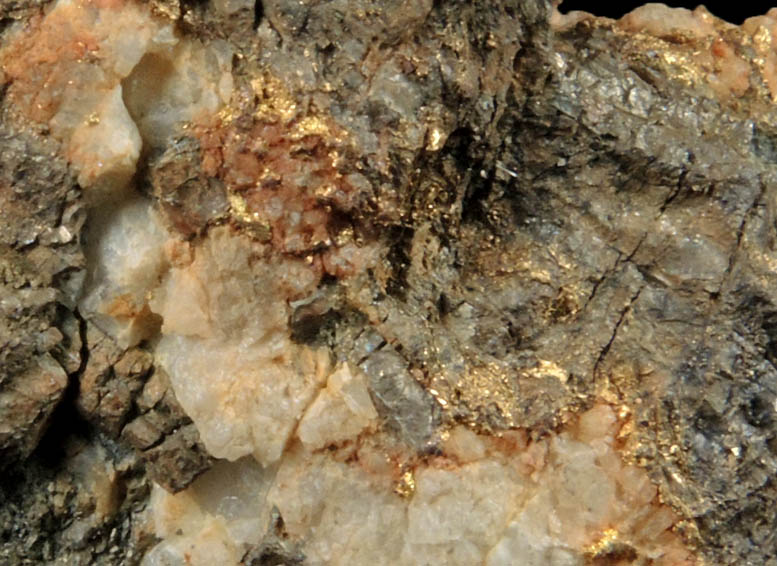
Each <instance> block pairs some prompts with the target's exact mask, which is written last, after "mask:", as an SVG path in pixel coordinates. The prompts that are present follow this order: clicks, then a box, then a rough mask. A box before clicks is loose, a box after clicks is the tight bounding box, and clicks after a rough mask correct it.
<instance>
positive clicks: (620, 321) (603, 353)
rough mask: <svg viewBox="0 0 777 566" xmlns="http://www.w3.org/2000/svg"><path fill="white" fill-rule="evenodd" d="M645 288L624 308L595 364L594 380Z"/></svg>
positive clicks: (640, 289)
mask: <svg viewBox="0 0 777 566" xmlns="http://www.w3.org/2000/svg"><path fill="white" fill-rule="evenodd" d="M643 288H644V287H640V288H639V289H637V292H636V293H634V295H633V296H632V297H631V300H630V301H629V304H628V305H626V306H625V307H624V309H623V310H622V311H621V313H620V316H619V317H618V321H617V322H616V323H615V326H614V327H613V329H612V334H611V335H610V339H609V341H608V342H607V344H605V345H604V347H603V348H602V350H601V352H599V357H598V358H597V359H596V363H594V369H593V376H594V379H595V378H596V375H597V373H598V372H599V366H600V365H601V363H602V362H603V361H604V358H606V357H607V354H608V353H609V351H610V348H612V344H613V342H615V338H616V337H617V336H618V330H619V329H620V327H621V325H622V324H623V321H624V320H625V319H626V315H627V314H628V313H629V311H631V309H632V307H633V306H634V303H635V302H637V299H639V295H640V293H642V289H643Z"/></svg>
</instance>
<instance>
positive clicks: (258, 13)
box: [254, 0, 264, 29]
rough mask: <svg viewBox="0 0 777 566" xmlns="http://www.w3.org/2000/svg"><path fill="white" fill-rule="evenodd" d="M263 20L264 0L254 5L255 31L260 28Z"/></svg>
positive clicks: (259, 0)
mask: <svg viewBox="0 0 777 566" xmlns="http://www.w3.org/2000/svg"><path fill="white" fill-rule="evenodd" d="M262 19H264V4H262V0H256V2H255V3H254V29H257V28H258V27H259V24H261V23H262Z"/></svg>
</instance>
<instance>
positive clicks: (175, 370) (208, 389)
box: [152, 228, 329, 465]
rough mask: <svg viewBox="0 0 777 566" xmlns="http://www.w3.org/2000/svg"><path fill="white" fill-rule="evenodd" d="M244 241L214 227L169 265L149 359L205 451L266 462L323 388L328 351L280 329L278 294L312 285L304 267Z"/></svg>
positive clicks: (283, 318)
mask: <svg viewBox="0 0 777 566" xmlns="http://www.w3.org/2000/svg"><path fill="white" fill-rule="evenodd" d="M251 246H252V245H251V240H250V239H248V238H246V237H243V236H239V235H236V234H232V233H231V231H230V229H229V228H216V229H214V230H212V231H211V235H210V237H209V238H207V239H206V240H205V242H204V244H203V245H202V246H201V247H199V248H197V249H196V250H195V252H194V257H193V259H192V261H191V263H190V264H188V265H182V266H178V267H173V268H172V269H171V271H170V273H169V275H168V276H167V278H166V279H165V281H164V282H163V283H162V285H161V286H160V288H159V290H158V292H157V293H156V295H155V297H154V299H153V300H152V309H153V310H154V312H157V313H159V314H160V315H161V316H162V318H163V320H164V322H163V325H162V334H163V336H162V338H161V340H160V341H159V343H158V345H157V347H156V359H157V361H158V363H159V364H160V365H161V366H162V367H163V368H164V369H165V370H167V372H168V374H169V375H170V380H171V382H172V384H173V388H174V389H175V392H176V395H177V397H178V400H179V401H180V403H181V405H182V406H183V408H184V409H185V410H186V412H187V414H188V415H189V416H190V417H191V418H192V420H193V421H194V423H195V424H196V425H197V428H198V430H199V431H200V435H201V437H202V440H203V442H204V443H205V446H206V448H207V449H208V451H209V452H210V453H211V454H213V455H214V456H216V457H218V458H227V459H230V460H235V459H237V458H240V457H242V456H245V455H248V454H253V455H254V456H255V457H256V459H257V460H258V461H259V462H261V463H262V464H265V465H266V464H270V463H272V462H274V461H276V460H278V459H279V458H280V456H281V453H282V451H283V448H284V446H285V445H286V442H287V441H288V439H289V438H290V436H291V435H292V433H293V432H294V430H295V428H296V426H297V422H298V420H299V419H300V417H301V416H302V413H303V412H304V411H305V409H306V407H307V406H308V404H309V403H310V402H311V401H312V399H313V398H314V396H315V395H316V393H317V392H318V390H319V388H320V387H322V386H323V383H324V380H325V379H326V375H327V372H328V364H329V358H328V355H327V354H325V353H323V352H316V351H314V350H311V349H310V348H307V347H304V346H298V345H296V344H294V343H293V342H292V341H291V339H290V335H289V332H288V328H287V325H288V317H289V314H290V312H289V307H288V305H287V303H286V301H284V300H283V297H287V296H289V293H290V292H295V290H296V291H298V290H299V289H304V288H305V287H306V286H307V287H310V286H311V285H314V284H315V279H313V278H312V276H311V275H310V273H309V270H308V269H307V267H306V266H305V265H304V263H303V262H301V261H299V260H294V259H289V260H285V261H284V264H283V265H273V264H267V263H261V262H258V261H255V259H254V258H253V257H252V254H251ZM279 272H285V273H287V275H288V277H289V279H285V278H283V277H278V273H279ZM290 282H293V284H291V285H290ZM311 290H312V289H311ZM279 299H280V300H279Z"/></svg>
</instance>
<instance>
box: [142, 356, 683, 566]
mask: <svg viewBox="0 0 777 566" xmlns="http://www.w3.org/2000/svg"><path fill="white" fill-rule="evenodd" d="M342 371H344V370H343V367H341V368H339V369H337V370H336V371H335V373H337V372H342ZM331 381H333V380H332V377H331V376H330V379H329V382H330V383H331ZM329 389H330V384H329V383H328V385H327V389H326V390H325V391H327V390H329ZM341 391H342V389H341ZM321 395H323V392H322V394H321ZM321 395H320V396H319V398H318V399H320V398H321ZM318 399H317V401H318ZM314 405H315V404H314ZM314 405H312V406H311V409H312V408H313V406H314ZM309 410H310V409H309ZM305 418H306V419H307V418H308V415H307V414H306V417H305ZM303 422H304V420H303ZM320 422H321V424H322V430H321V431H319V434H320V435H322V436H326V434H327V432H332V433H334V434H335V437H337V435H339V434H340V433H341V430H340V429H337V428H335V429H333V428H331V425H330V423H328V422H326V421H320ZM618 428H619V427H618V424H617V421H616V418H615V415H614V413H613V412H612V410H611V409H610V408H609V407H606V406H599V407H595V408H594V409H592V410H591V411H589V412H588V413H585V414H584V415H582V416H581V418H580V419H579V420H578V422H576V423H574V424H573V425H572V426H571V427H568V430H566V431H564V432H562V433H561V434H559V435H556V436H554V437H552V438H549V439H547V440H541V441H537V442H528V441H527V440H526V437H525V435H522V434H520V432H516V433H510V434H507V435H505V436H504V437H503V438H501V439H499V438H494V437H489V436H479V435H476V434H474V433H472V432H471V431H466V429H462V428H458V429H454V430H453V431H451V439H449V441H448V442H446V445H445V449H444V452H443V454H442V455H441V456H439V457H437V458H431V459H429V460H426V461H423V462H419V463H417V464H416V465H415V466H414V468H415V470H414V480H413V481H414V490H413V491H412V493H411V494H409V495H408V494H407V492H405V494H404V496H403V495H402V494H400V493H397V492H396V491H395V490H394V487H395V482H396V480H397V478H398V476H397V473H398V470H397V469H396V468H394V467H392V465H391V464H390V462H391V461H392V456H391V455H392V454H394V456H396V452H395V451H396V447H395V446H389V445H385V444H382V442H383V441H381V440H380V439H381V438H384V437H381V436H380V435H377V436H375V437H374V442H368V443H365V444H361V445H357V446H356V447H355V452H346V453H350V454H351V456H350V457H348V458H344V457H342V456H341V455H339V454H340V453H339V452H337V451H335V452H332V451H320V450H318V451H316V452H311V451H310V450H309V448H308V447H307V446H306V445H305V443H304V442H303V443H297V444H294V445H292V446H291V447H290V448H288V449H287V450H286V452H285V453H284V455H283V457H282V460H281V463H280V466H279V467H278V468H277V471H276V470H275V469H274V468H273V469H267V470H264V471H262V470H261V469H260V468H259V467H258V466H256V464H252V463H250V462H248V461H240V462H238V463H235V464H228V463H221V464H220V468H219V471H216V470H213V471H211V472H208V474H206V476H204V478H202V479H200V480H197V481H196V482H195V483H194V484H193V485H192V486H191V487H190V488H188V489H187V490H186V491H184V492H183V493H180V494H177V495H170V494H166V493H164V492H163V491H162V490H161V489H157V490H156V491H155V499H154V503H153V505H152V511H151V513H152V515H153V516H154V517H155V518H156V525H157V527H156V528H157V535H158V536H160V537H161V538H162V539H163V542H161V543H160V545H159V546H158V547H157V549H155V550H154V551H153V552H152V553H151V554H149V555H148V556H147V557H146V560H145V562H144V566H161V564H166V565H168V566H183V565H184V564H186V562H185V561H184V560H183V559H182V558H179V559H177V561H176V560H171V561H169V562H161V561H159V559H158V556H160V555H161V553H163V552H164V553H167V554H166V555H170V554H171V553H173V552H177V553H178V554H177V556H181V553H180V550H176V549H180V548H182V547H183V546H186V545H188V546H186V548H187V549H188V550H187V552H189V555H190V558H191V560H192V563H196V564H200V563H204V560H205V559H210V557H212V556H214V555H215V554H214V553H216V552H221V551H222V549H224V548H230V549H233V548H240V547H241V545H243V548H247V546H245V544H246V543H249V544H250V541H248V540H247V539H246V538H237V537H235V536H233V535H229V536H227V537H226V538H225V539H223V540H220V539H219V540H217V537H211V535H210V532H211V530H208V531H207V532H204V531H203V529H211V526H210V525H212V524H214V522H216V523H218V524H219V525H222V526H223V529H222V531H220V532H228V531H229V530H230V529H233V530H234V527H232V526H231V525H233V524H234V522H235V521H236V520H237V519H236V517H242V518H243V520H245V518H246V517H247V516H249V515H250V516H252V517H253V518H254V520H255V521H256V522H255V523H253V524H255V525H260V524H261V525H266V524H267V521H268V520H269V513H270V510H271V509H273V508H275V509H277V510H278V511H279V512H280V514H281V516H282V517H283V520H284V523H285V529H286V532H287V533H288V535H289V537H290V540H292V541H296V542H297V543H299V545H300V548H301V550H302V552H303V553H304V554H305V556H306V564H310V565H315V566H324V565H343V566H346V565H353V564H370V565H373V566H381V565H386V566H389V565H408V566H410V565H413V566H414V565H418V566H421V565H427V564H446V565H457V564H460V565H462V566H464V565H471V564H487V565H489V566H502V565H505V566H507V565H515V564H521V565H524V566H583V565H584V564H587V563H590V562H589V560H590V557H591V556H595V555H596V553H597V552H600V550H601V549H602V548H606V545H607V544H609V542H612V541H618V542H620V543H623V544H626V545H629V546H631V547H632V548H634V549H635V551H636V552H637V553H638V554H639V555H640V556H644V557H646V558H647V559H650V560H652V561H653V562H652V563H653V564H656V565H661V566H681V565H684V564H686V565H690V564H691V563H692V562H691V561H690V558H689V555H688V554H687V552H686V551H685V550H684V549H683V547H682V544H681V543H680V542H679V539H678V538H677V537H676V535H674V534H672V533H671V532H670V531H668V530H667V529H668V528H670V527H671V526H672V524H673V523H674V521H675V520H676V519H675V518H674V516H673V514H672V513H671V511H670V510H668V509H667V508H666V507H663V506H661V505H660V504H659V502H658V501H657V497H656V490H655V488H654V487H653V486H652V484H651V483H650V481H649V479H648V477H647V474H646V472H644V471H643V470H641V469H638V468H635V467H632V466H627V465H624V464H623V462H622V461H621V458H620V456H619V455H618V453H617V452H616V450H615V448H614V441H615V435H616V434H617V432H618ZM465 431H466V432H465ZM335 437H333V438H332V439H330V440H329V441H323V442H324V444H325V445H326V444H329V443H331V442H333V439H334V438H335ZM454 437H455V438H454ZM384 440H385V438H384ZM320 442H321V441H318V442H317V443H316V444H314V445H312V446H311V447H313V448H315V447H316V446H318V445H319V443H320ZM462 457H463V458H465V459H467V460H470V461H468V462H467V463H461V462H460V459H461V458H462ZM381 461H383V462H384V464H383V465H381V464H380V462H381ZM251 466H256V467H255V469H254V471H253V472H252V473H250V474H247V473H246V469H250V468H251ZM230 474H231V475H230ZM237 476H239V477H242V478H250V479H249V480H248V481H243V482H242V483H240V482H237V481H234V480H230V479H229V478H233V477H237ZM216 477H223V478H226V479H222V480H221V481H220V482H218V481H215V480H214V479H213V478H216ZM209 482H210V484H209ZM252 482H253V483H252ZM211 484H212V485H211ZM232 486H234V487H232ZM230 490H232V491H231V492H230ZM230 497H239V499H240V506H239V509H240V512H239V513H237V514H235V513H232V514H230V513H229V512H226V511H219V506H218V505H216V504H213V503H211V505H210V507H209V510H208V511H207V513H205V514H203V506H202V504H197V505H194V506H193V504H192V503H191V502H196V501H202V500H204V499H205V498H209V500H210V501H213V502H216V501H223V500H226V499H229V498H230ZM178 502H180V503H178ZM227 508H228V506H227ZM171 509H174V512H173V511H171ZM195 532H196V533H200V534H198V535H197V536H196V537H194V539H196V542H197V544H198V545H200V546H194V545H193V544H194V542H193V541H194V539H193V538H192V536H193V535H192V533H195ZM262 532H263V531H262ZM205 534H207V535H208V536H204V535H205ZM201 535H202V536H201ZM608 541H609V542H608ZM237 554H239V553H237ZM224 556H225V558H223V560H225V561H223V562H220V564H224V565H229V566H237V564H238V562H237V561H234V560H231V559H228V558H226V553H225V554H224ZM201 557H205V558H202V560H203V562H198V560H201ZM230 560H231V561H230Z"/></svg>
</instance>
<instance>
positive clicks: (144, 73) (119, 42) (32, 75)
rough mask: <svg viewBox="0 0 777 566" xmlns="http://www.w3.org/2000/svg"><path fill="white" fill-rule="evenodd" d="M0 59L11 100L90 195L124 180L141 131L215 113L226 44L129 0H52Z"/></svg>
mask: <svg viewBox="0 0 777 566" xmlns="http://www.w3.org/2000/svg"><path fill="white" fill-rule="evenodd" d="M22 54H23V55H24V56H23V57H21V55H22ZM0 63H2V70H3V72H4V75H5V79H6V80H8V81H9V82H10V83H11V86H10V88H9V96H10V98H11V100H12V101H13V102H15V106H16V108H17V109H19V110H21V111H22V112H24V113H25V114H27V115H28V116H29V117H30V118H32V119H34V120H37V121H40V122H42V123H48V125H49V126H50V128H51V131H52V134H53V135H54V136H55V137H57V138H59V139H60V140H62V142H63V143H64V148H65V152H66V155H67V157H68V159H69V160H70V161H71V162H72V163H73V165H74V166H75V168H76V169H77V171H78V173H79V176H78V181H79V183H80V184H81V185H82V186H84V187H96V189H95V190H96V192H97V193H98V194H102V193H106V192H107V193H115V192H116V191H121V190H123V189H124V188H125V187H126V185H127V184H128V183H129V182H130V180H131V178H132V175H133V173H134V171H135V168H136V166H137V161H138V158H139V156H140V152H141V147H142V142H141V135H142V138H143V139H144V140H146V141H147V142H149V143H151V144H154V143H158V142H160V141H162V140H164V139H166V138H167V137H168V136H169V135H171V134H173V133H174V132H175V131H177V130H178V129H179V128H180V127H181V126H182V125H183V124H184V123H186V122H190V121H196V120H204V119H206V118H207V117H208V116H210V115H213V114H215V113H216V112H218V110H219V109H220V108H221V106H222V105H223V104H224V103H225V102H226V101H228V100H229V97H230V95H231V92H232V78H231V73H230V68H231V53H230V52H229V49H228V48H227V47H226V43H224V42H219V41H214V42H213V43H212V44H210V45H208V46H203V45H201V44H200V43H198V42H195V41H191V40H182V39H179V38H178V37H177V36H176V34H175V31H174V29H173V26H172V24H171V23H170V22H169V21H167V20H162V19H158V18H156V17H154V16H152V14H151V10H150V8H149V7H148V6H146V5H143V4H141V3H136V2H113V1H106V0H58V1H57V3H56V4H55V5H54V6H53V8H51V10H50V11H49V12H48V14H47V15H46V16H45V18H43V20H42V21H41V22H40V23H39V24H37V25H33V26H31V28H30V29H28V30H24V31H22V32H20V33H19V34H18V35H17V36H16V37H15V38H14V40H12V41H10V42H9V44H8V46H7V47H6V48H5V49H3V50H2V52H0ZM125 104H129V108H130V111H129V112H128V110H127V106H126V105H125ZM131 116H132V117H131ZM133 120H134V121H133ZM135 122H137V125H136V123H135ZM139 130H140V131H139Z"/></svg>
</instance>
